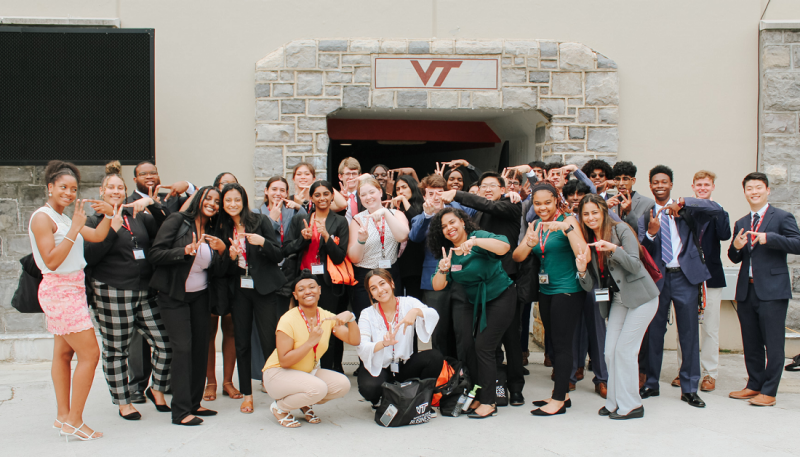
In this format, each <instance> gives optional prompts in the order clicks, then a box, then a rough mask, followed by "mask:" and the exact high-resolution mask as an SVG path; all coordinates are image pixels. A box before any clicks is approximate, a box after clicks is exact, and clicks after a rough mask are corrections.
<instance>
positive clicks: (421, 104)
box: [253, 39, 619, 195]
mask: <svg viewBox="0 0 800 457" xmlns="http://www.w3.org/2000/svg"><path fill="white" fill-rule="evenodd" d="M381 55H391V56H395V57H396V56H398V55H408V56H415V57H423V56H432V57H445V58H449V57H455V58H458V57H465V56H476V55H482V56H498V57H500V59H501V74H500V75H499V78H500V90H430V89H413V90H374V89H373V87H374V84H373V81H372V75H373V68H372V65H373V57H375V56H381ZM616 68H617V66H616V63H614V61H612V60H610V59H608V58H607V57H605V56H604V55H602V54H600V53H597V52H595V51H593V50H591V49H589V48H588V47H586V46H584V45H582V44H579V43H558V42H554V41H538V40H532V41H513V40H487V41H474V40H406V39H383V40H379V39H321V40H301V41H292V42H290V43H288V44H286V45H285V46H282V47H281V48H279V49H278V50H276V51H274V52H272V53H271V54H269V55H267V56H266V57H264V58H263V59H261V60H259V61H258V63H257V64H256V73H255V97H256V106H255V118H256V132H255V134H256V138H255V140H256V149H255V157H254V159H253V167H254V170H255V176H256V193H255V195H261V194H262V193H263V190H262V189H263V187H264V185H265V183H266V181H267V180H268V179H269V178H270V177H272V176H275V175H285V176H286V177H287V178H289V177H290V173H291V169H292V167H293V166H294V165H296V164H297V163H298V162H300V161H303V160H304V161H308V162H311V163H313V164H314V166H315V167H317V168H318V169H322V170H325V169H326V167H327V151H328V143H329V137H328V134H327V122H326V116H327V115H328V114H330V113H332V112H334V111H336V110H338V109H340V108H356V109H371V108H377V109H405V108H413V109H452V110H462V109H488V110H539V111H540V112H542V113H543V114H544V115H545V117H547V118H548V119H549V120H550V124H549V125H548V128H547V129H546V130H545V131H544V132H542V133H543V135H542V141H540V139H539V137H540V135H539V132H538V131H537V135H536V136H537V141H536V143H537V146H536V147H537V150H536V155H537V157H544V158H553V159H560V160H564V161H566V162H569V163H572V162H584V161H585V160H588V159H589V158H606V159H607V160H609V161H610V162H613V161H614V160H615V158H616V155H617V150H618V144H619V139H618V131H617V122H618V117H619V116H618V114H619V113H618V105H619V95H618V94H619V91H618V79H617V72H616ZM552 156H556V157H552ZM326 174H327V173H326V172H325V171H323V172H322V173H321V177H322V178H326V177H327V176H326Z"/></svg>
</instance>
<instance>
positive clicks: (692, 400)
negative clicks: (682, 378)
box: [681, 392, 706, 408]
mask: <svg viewBox="0 0 800 457" xmlns="http://www.w3.org/2000/svg"><path fill="white" fill-rule="evenodd" d="M681 400H683V401H685V402H686V403H689V406H694V407H695V408H705V407H706V402H704V401H703V400H701V399H700V396H698V395H697V392H689V393H685V394H681Z"/></svg>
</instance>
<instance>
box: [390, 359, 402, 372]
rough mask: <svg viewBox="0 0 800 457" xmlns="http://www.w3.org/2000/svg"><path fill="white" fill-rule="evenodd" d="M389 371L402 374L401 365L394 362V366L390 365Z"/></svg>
mask: <svg viewBox="0 0 800 457" xmlns="http://www.w3.org/2000/svg"><path fill="white" fill-rule="evenodd" d="M389 369H391V370H392V373H399V372H400V364H399V363H397V362H392V364H391V365H389Z"/></svg>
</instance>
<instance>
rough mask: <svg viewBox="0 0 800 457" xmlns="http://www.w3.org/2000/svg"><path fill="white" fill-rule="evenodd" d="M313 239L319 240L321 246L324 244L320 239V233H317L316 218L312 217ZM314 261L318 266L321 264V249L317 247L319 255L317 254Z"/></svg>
mask: <svg viewBox="0 0 800 457" xmlns="http://www.w3.org/2000/svg"><path fill="white" fill-rule="evenodd" d="M311 238H313V239H315V240H317V241H318V242H319V243H320V244H322V239H321V238H320V236H319V232H318V231H317V223H316V218H314V217H312V219H311ZM314 260H315V261H316V264H317V265H319V264H320V260H319V247H317V254H316V258H315V259H314Z"/></svg>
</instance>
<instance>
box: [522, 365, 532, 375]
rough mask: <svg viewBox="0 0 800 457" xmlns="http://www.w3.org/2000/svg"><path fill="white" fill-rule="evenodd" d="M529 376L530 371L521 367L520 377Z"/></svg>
mask: <svg viewBox="0 0 800 457" xmlns="http://www.w3.org/2000/svg"><path fill="white" fill-rule="evenodd" d="M529 374H531V370H529V369H527V368H525V367H522V376H528V375H529Z"/></svg>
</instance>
